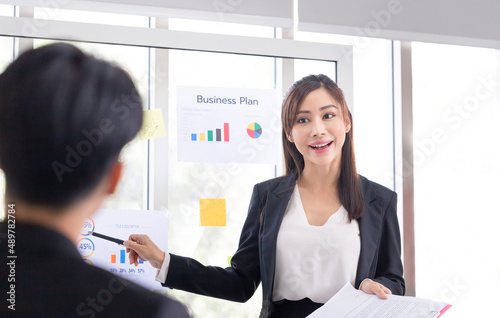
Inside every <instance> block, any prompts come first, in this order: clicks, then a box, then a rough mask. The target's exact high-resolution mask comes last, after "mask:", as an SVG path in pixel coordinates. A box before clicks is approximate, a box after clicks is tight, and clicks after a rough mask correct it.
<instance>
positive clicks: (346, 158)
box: [281, 74, 365, 220]
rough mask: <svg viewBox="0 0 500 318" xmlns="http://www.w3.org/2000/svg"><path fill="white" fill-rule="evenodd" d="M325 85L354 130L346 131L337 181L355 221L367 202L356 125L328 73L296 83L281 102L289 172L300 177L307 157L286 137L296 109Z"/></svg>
mask: <svg viewBox="0 0 500 318" xmlns="http://www.w3.org/2000/svg"><path fill="white" fill-rule="evenodd" d="M318 88H324V89H325V90H326V91H327V92H328V93H330V95H331V96H332V97H333V98H334V99H335V100H336V101H337V102H338V103H339V104H340V111H341V114H342V116H343V118H344V122H345V123H346V124H348V123H350V126H351V129H349V131H348V132H347V133H346V137H345V142H344V145H343V147H342V158H341V163H340V176H339V181H338V192H339V198H340V202H341V203H342V205H343V206H344V207H345V209H346V210H347V211H348V213H349V219H350V220H355V219H358V218H359V217H360V216H361V215H363V212H364V209H365V204H364V197H363V192H362V191H361V186H360V183H359V176H358V173H357V171H356V160H355V157H354V143H353V124H352V116H351V112H350V111H349V108H348V107H347V103H346V101H345V97H344V93H343V92H342V90H341V89H340V88H339V87H338V86H337V84H336V83H335V82H334V81H332V80H331V79H330V78H329V77H328V76H326V75H323V74H320V75H309V76H306V77H304V78H302V79H300V80H298V81H297V82H295V83H294V84H293V85H292V86H291V87H290V89H289V90H288V92H287V93H286V94H285V98H284V100H283V105H282V113H281V121H282V125H283V131H282V141H283V152H284V154H285V167H286V174H287V175H288V174H297V178H298V177H300V174H301V173H302V171H303V170H304V157H303V156H302V154H301V153H300V152H299V151H298V150H297V147H296V146H295V144H294V143H292V142H290V141H289V140H288V138H287V136H290V135H291V133H292V128H293V126H294V124H295V122H296V118H297V112H298V111H299V107H300V105H301V104H302V101H303V100H304V98H305V97H306V96H307V94H309V93H310V92H312V91H314V90H316V89H318Z"/></svg>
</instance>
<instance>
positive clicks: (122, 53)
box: [34, 39, 149, 210]
mask: <svg viewBox="0 0 500 318" xmlns="http://www.w3.org/2000/svg"><path fill="white" fill-rule="evenodd" d="M51 42H53V41H48V40H37V39H35V40H34V46H35V47H39V46H41V45H44V44H48V43H51ZM68 43H71V44H73V45H75V46H77V47H78V48H80V49H81V50H83V51H85V52H87V53H91V54H93V55H94V56H96V57H99V58H102V59H105V60H107V61H112V62H114V63H116V64H117V65H119V66H120V67H122V68H124V69H125V70H126V71H128V73H129V74H130V75H131V77H132V79H133V80H134V82H135V84H136V86H137V88H138V90H139V93H140V94H141V96H142V98H143V103H144V106H145V107H146V108H147V105H148V104H147V103H148V101H147V97H148V88H149V85H148V79H149V49H148V48H144V47H132V46H120V45H108V44H95V43H82V42H68ZM120 158H121V160H122V161H123V162H124V164H125V167H124V171H123V175H122V178H121V181H120V183H119V185H118V188H117V191H116V193H115V194H114V195H112V196H110V197H108V198H107V199H106V201H105V203H104V206H103V208H108V209H126V210H143V209H146V208H147V205H146V195H147V193H146V191H147V190H146V189H147V141H141V140H139V138H138V137H137V138H136V139H135V140H133V141H132V142H130V143H129V144H128V145H127V146H126V147H125V148H124V150H123V151H122V154H121V155H120Z"/></svg>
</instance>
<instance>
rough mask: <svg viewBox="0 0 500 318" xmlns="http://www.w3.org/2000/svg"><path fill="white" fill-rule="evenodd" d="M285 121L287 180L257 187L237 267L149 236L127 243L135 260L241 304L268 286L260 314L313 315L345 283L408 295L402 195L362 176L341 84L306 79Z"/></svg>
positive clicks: (177, 282) (294, 90) (288, 99)
mask: <svg viewBox="0 0 500 318" xmlns="http://www.w3.org/2000/svg"><path fill="white" fill-rule="evenodd" d="M282 124H283V134H282V139H283V149H284V153H285V165H286V175H285V176H282V177H278V178H275V179H272V180H268V181H265V182H262V183H259V184H257V185H255V187H254V190H253V194H252V199H251V202H250V207H249V212H248V216H247V219H246V221H245V224H244V226H243V230H242V233H241V238H240V242H239V247H238V250H237V251H236V253H235V254H234V256H233V257H232V259H231V267H228V268H225V269H224V268H220V267H212V266H203V265H202V264H200V263H199V262H197V261H196V260H193V259H191V258H186V257H181V256H177V255H173V254H165V253H164V252H162V251H161V250H159V249H158V248H157V247H156V245H154V243H153V242H151V240H149V238H148V237H146V236H141V235H131V237H130V240H129V241H127V242H125V246H126V247H127V250H128V251H131V252H130V261H131V262H134V263H136V264H137V260H138V258H141V259H143V260H148V261H150V262H151V263H152V264H153V266H155V267H157V268H161V270H160V274H159V277H157V280H160V281H162V282H164V285H165V286H168V287H171V288H176V289H182V290H185V291H189V292H194V293H198V294H202V295H207V296H212V297H217V298H223V299H228V300H233V301H240V302H244V301H247V300H248V299H249V298H250V297H251V296H252V294H253V293H254V291H255V289H256V288H257V286H258V285H259V283H260V282H261V281H262V285H263V296H264V299H263V305H262V311H261V314H260V317H273V318H277V317H288V318H290V317H305V316H307V315H308V314H310V313H311V312H313V311H314V310H316V309H317V308H319V307H320V306H321V305H322V304H323V303H325V302H326V301H327V300H328V299H329V298H331V297H332V296H333V295H334V294H335V293H336V292H337V291H338V290H340V288H342V286H343V285H344V284H345V283H346V282H350V283H351V284H352V285H353V286H355V287H356V288H359V289H360V290H363V291H364V292H366V293H369V294H376V295H378V296H379V297H380V298H386V297H387V296H386V294H391V293H394V294H398V295H403V294H404V291H405V288H404V280H403V267H402V264H401V245H400V234H399V226H398V221H397V216H396V201H397V199H396V193H395V192H393V191H391V190H389V189H387V188H385V187H383V186H381V185H378V184H376V183H373V182H371V181H369V180H367V179H366V178H364V177H362V176H359V175H358V174H357V172H356V166H355V158H354V146H353V131H352V117H351V114H350V112H349V110H348V108H347V104H346V102H345V98H344V96H343V93H342V91H341V90H340V88H339V87H338V86H337V85H336V84H335V83H334V82H333V81H332V80H331V79H330V78H328V77H327V76H325V75H318V76H316V75H310V76H307V77H304V78H303V79H301V80H299V81H297V82H296V83H295V84H293V85H292V87H291V88H290V90H289V91H288V93H287V94H286V96H285V99H284V101H283V108H282ZM167 273H168V274H167ZM162 274H163V275H165V274H167V275H166V280H165V278H164V276H163V277H161V276H162Z"/></svg>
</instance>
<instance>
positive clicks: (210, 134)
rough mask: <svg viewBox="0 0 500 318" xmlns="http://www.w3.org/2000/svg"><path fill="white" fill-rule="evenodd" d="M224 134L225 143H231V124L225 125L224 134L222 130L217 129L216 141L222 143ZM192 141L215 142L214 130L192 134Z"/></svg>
mask: <svg viewBox="0 0 500 318" xmlns="http://www.w3.org/2000/svg"><path fill="white" fill-rule="evenodd" d="M223 133H224V141H225V142H228V141H229V123H224V132H222V129H221V128H216V129H215V141H222V134H223ZM191 141H214V129H211V130H207V132H206V133H198V134H197V133H191Z"/></svg>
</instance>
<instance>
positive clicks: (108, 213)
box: [76, 210, 167, 289]
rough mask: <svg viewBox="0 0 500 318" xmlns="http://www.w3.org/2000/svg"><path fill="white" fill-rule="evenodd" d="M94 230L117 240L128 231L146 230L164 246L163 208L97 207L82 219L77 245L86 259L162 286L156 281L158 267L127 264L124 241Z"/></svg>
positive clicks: (144, 283)
mask: <svg viewBox="0 0 500 318" xmlns="http://www.w3.org/2000/svg"><path fill="white" fill-rule="evenodd" d="M89 231H91V232H97V233H100V234H104V235H107V236H111V237H113V238H118V239H120V240H127V239H128V237H129V235H131V234H147V235H148V236H149V237H150V238H151V239H152V240H153V241H154V242H155V243H156V245H158V246H159V247H160V248H161V249H162V250H164V251H166V250H167V218H166V217H165V214H164V212H163V211H129V210H99V211H97V213H96V214H94V215H93V216H91V217H90V218H87V219H86V220H85V222H84V223H83V226H82V229H81V232H80V237H79V238H78V240H77V242H76V246H77V249H78V251H79V252H80V255H81V256H82V258H83V259H84V261H86V262H87V263H89V264H91V265H94V266H97V267H100V268H102V269H104V270H106V271H109V272H111V273H114V274H116V275H119V276H121V277H124V278H126V279H129V280H131V281H133V282H135V283H137V284H140V285H142V286H144V287H146V288H149V289H163V287H162V286H161V284H160V283H158V282H156V281H155V277H156V273H157V270H156V269H155V268H153V267H152V266H151V264H149V263H148V262H142V261H139V264H138V265H137V266H135V265H134V264H130V262H129V255H128V254H127V253H126V249H125V247H124V246H123V245H119V244H117V243H115V242H110V241H108V240H105V239H102V238H99V237H96V236H93V235H90V234H89Z"/></svg>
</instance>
